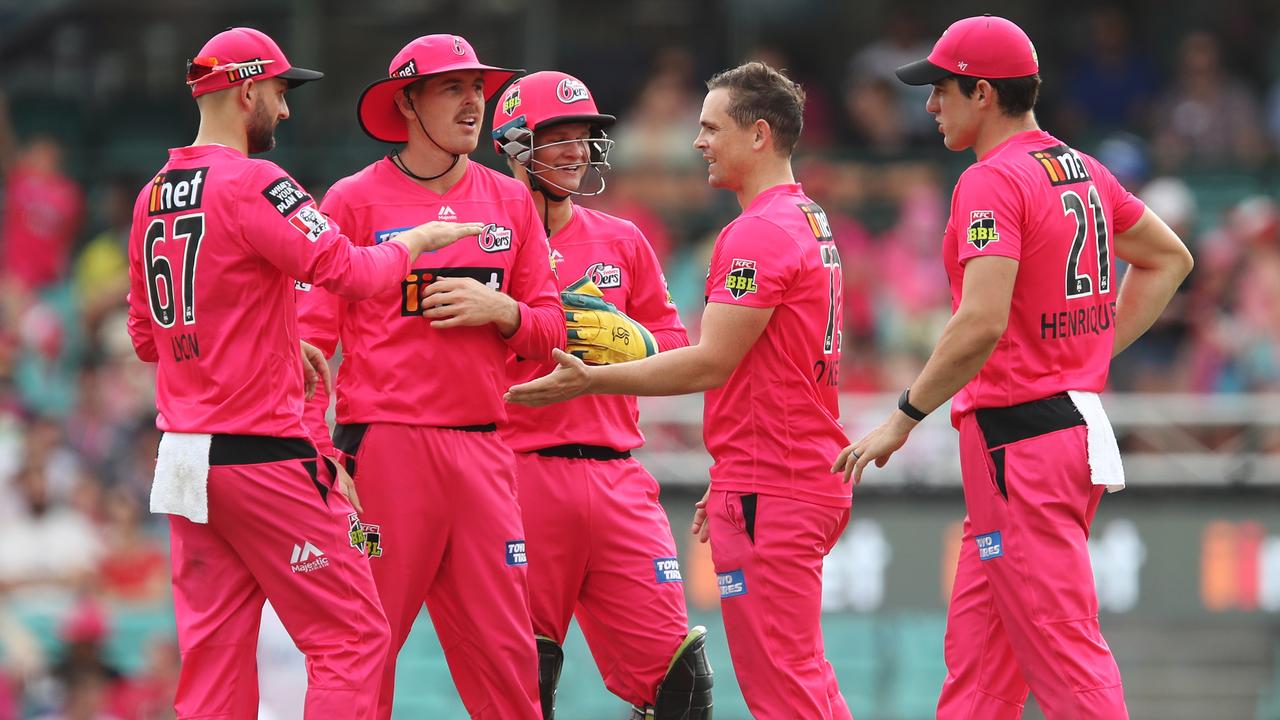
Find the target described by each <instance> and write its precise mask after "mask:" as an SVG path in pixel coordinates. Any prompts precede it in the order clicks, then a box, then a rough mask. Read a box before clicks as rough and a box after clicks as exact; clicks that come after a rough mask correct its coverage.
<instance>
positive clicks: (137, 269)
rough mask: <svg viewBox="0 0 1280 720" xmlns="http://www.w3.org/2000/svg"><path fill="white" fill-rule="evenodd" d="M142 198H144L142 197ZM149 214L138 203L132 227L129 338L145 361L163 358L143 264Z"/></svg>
mask: <svg viewBox="0 0 1280 720" xmlns="http://www.w3.org/2000/svg"><path fill="white" fill-rule="evenodd" d="M139 202H141V201H139ZM145 222H146V216H145V215H144V214H143V213H142V212H141V211H140V210H139V206H138V205H137V204H135V206H134V210H133V226H132V228H131V229H130V230H129V321H128V326H129V339H130V340H131V341H133V351H134V352H135V353H137V355H138V359H139V360H141V361H143V362H159V361H160V353H159V351H157V350H156V340H155V335H154V334H153V333H152V331H151V307H150V302H151V301H150V300H149V298H148V296H147V269H146V268H145V267H143V255H144V251H143V247H142V244H143V242H144V240H145V238H146V232H147V225H145V224H144V223H145Z"/></svg>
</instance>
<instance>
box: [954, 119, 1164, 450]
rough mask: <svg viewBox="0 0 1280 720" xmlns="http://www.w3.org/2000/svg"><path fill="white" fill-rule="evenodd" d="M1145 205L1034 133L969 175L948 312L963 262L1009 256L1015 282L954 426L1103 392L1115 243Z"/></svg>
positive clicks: (1096, 166) (1115, 284)
mask: <svg viewBox="0 0 1280 720" xmlns="http://www.w3.org/2000/svg"><path fill="white" fill-rule="evenodd" d="M1144 209H1145V206H1144V205H1143V204H1142V202H1141V201H1140V200H1138V199H1137V198H1135V197H1134V196H1133V195H1132V194H1131V193H1130V192H1129V191H1127V190H1125V189H1124V188H1123V187H1122V186H1121V185H1120V183H1119V181H1117V180H1116V179H1115V177H1114V176H1112V174H1111V173H1110V172H1109V171H1108V170H1107V169H1106V168H1105V167H1103V166H1102V164H1101V163H1099V162H1098V161H1097V160H1094V159H1093V158H1092V157H1089V156H1088V155H1085V154H1084V153H1082V152H1079V151H1077V150H1073V149H1072V148H1070V147H1068V146H1067V145H1065V144H1064V143H1063V142H1062V141H1061V140H1058V139H1057V138H1055V137H1053V136H1052V135H1050V134H1048V133H1046V132H1044V131H1042V130H1029V131H1027V132H1023V133H1019V134H1017V135H1014V136H1013V137H1011V138H1009V139H1008V140H1006V141H1005V142H1004V143H1002V144H1000V145H998V146H996V147H995V148H994V149H993V150H991V151H990V152H988V153H987V154H986V155H984V156H983V157H982V159H980V160H979V161H978V162H976V163H974V164H973V165H972V166H970V167H969V169H967V170H965V172H964V174H962V175H961V176H960V180H959V181H958V182H957V183H956V189H955V192H954V194H953V195H952V197H951V219H950V220H949V221H948V223H947V229H946V234H945V236H944V238H943V249H942V256H943V260H944V262H945V264H946V269H947V277H948V279H949V280H950V282H951V298H952V301H951V305H952V310H953V311H954V309H955V308H958V307H959V306H960V296H961V291H962V290H963V287H964V265H965V263H966V262H968V261H969V260H970V259H972V258H975V257H981V256H983V255H1000V256H1004V257H1009V258H1013V259H1014V260H1017V261H1018V276H1017V280H1016V281H1015V283H1014V288H1013V300H1012V304H1011V306H1010V308H1009V325H1008V328H1007V329H1006V330H1005V333H1004V336H1003V337H1002V338H1000V342H999V343H998V344H997V345H996V349H995V351H994V352H993V353H992V354H991V357H990V358H989V359H988V360H987V362H986V364H985V365H983V366H982V370H980V371H979V372H978V375H977V377H975V378H974V379H973V380H971V381H970V382H969V384H968V385H965V387H964V388H963V389H962V390H961V391H960V392H959V393H957V394H956V396H955V398H954V399H953V400H952V403H951V415H952V423H958V419H959V417H960V416H961V415H963V414H964V413H966V412H969V411H971V410H974V409H977V408H984V407H1006V406H1009V405H1017V404H1019V403H1024V402H1030V401H1032V400H1038V399H1040V398H1045V397H1049V396H1050V395H1055V394H1057V393H1060V392H1064V391H1067V390H1086V391H1090V392H1100V391H1101V390H1102V389H1103V387H1104V386H1105V385H1106V382H1107V371H1108V369H1109V368H1110V366H1111V351H1112V347H1113V345H1114V341H1115V312H1116V297H1117V295H1118V294H1119V285H1120V283H1119V278H1117V277H1116V275H1115V235H1116V233H1122V232H1124V231H1126V230H1128V229H1129V228H1131V227H1133V225H1134V223H1136V222H1137V221H1138V219H1139V218H1140V217H1142V213H1143V211H1144ZM957 427H958V425H957Z"/></svg>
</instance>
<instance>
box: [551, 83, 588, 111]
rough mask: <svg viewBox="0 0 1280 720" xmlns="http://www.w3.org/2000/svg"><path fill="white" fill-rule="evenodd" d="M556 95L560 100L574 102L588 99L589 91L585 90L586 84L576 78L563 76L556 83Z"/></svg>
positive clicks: (567, 102)
mask: <svg viewBox="0 0 1280 720" xmlns="http://www.w3.org/2000/svg"><path fill="white" fill-rule="evenodd" d="M556 97H557V98H560V102H562V103H565V104H566V105H567V104H569V103H575V102H578V101H579V100H590V99H591V93H589V92H587V86H586V85H583V84H582V83H581V82H578V81H577V80H573V79H570V78H565V79H563V80H561V81H560V84H559V85H556Z"/></svg>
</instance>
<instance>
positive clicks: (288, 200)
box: [262, 176, 311, 217]
mask: <svg viewBox="0 0 1280 720" xmlns="http://www.w3.org/2000/svg"><path fill="white" fill-rule="evenodd" d="M262 197H264V198H266V199H267V200H268V201H270V202H271V204H272V205H274V206H275V208H276V212H278V213H280V214H281V215H283V216H285V217H289V216H290V215H292V214H293V211H294V210H295V209H297V207H298V206H299V205H301V204H302V203H304V202H307V201H308V200H310V199H311V196H310V195H308V194H307V193H306V191H304V190H303V189H302V188H300V187H298V186H297V185H296V184H294V182H293V180H291V179H289V177H288V176H286V177H282V178H278V179H276V180H273V181H272V182H271V184H270V185H268V186H266V187H265V188H263V190H262Z"/></svg>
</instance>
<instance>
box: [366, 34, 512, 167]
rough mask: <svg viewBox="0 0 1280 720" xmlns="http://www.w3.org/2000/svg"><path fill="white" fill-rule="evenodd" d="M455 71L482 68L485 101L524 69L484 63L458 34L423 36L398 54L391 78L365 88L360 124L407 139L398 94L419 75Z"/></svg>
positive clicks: (372, 133)
mask: <svg viewBox="0 0 1280 720" xmlns="http://www.w3.org/2000/svg"><path fill="white" fill-rule="evenodd" d="M455 70H481V71H483V72H484V99H485V100H489V99H490V98H492V97H493V96H494V95H497V94H498V91H499V90H501V89H502V86H504V85H506V84H507V81H509V80H511V78H513V77H515V76H516V75H518V74H520V73H522V72H524V71H523V70H509V69H507V68H500V67H493V66H492V65H484V64H482V63H481V62H480V61H479V60H478V59H477V58H476V51H475V50H474V49H472V47H471V43H469V42H467V41H466V39H465V38H462V37H460V36H458V35H424V36H422V37H420V38H418V39H416V40H413V41H412V42H410V43H409V44H408V45H405V46H404V48H402V49H401V50H400V52H398V53H396V56H395V57H394V58H392V60H391V66H390V68H389V69H388V70H387V75H388V77H386V78H384V79H382V80H376V81H374V82H373V84H371V85H369V87H367V88H365V90H364V94H362V95H361V96H360V102H359V103H358V104H357V105H356V114H357V116H358V117H359V118H360V127H362V128H364V131H365V133H367V134H368V135H369V137H371V138H373V139H374V140H381V141H382V142H393V143H398V142H406V141H407V140H408V139H409V131H408V128H406V127H405V124H404V117H402V116H401V115H400V110H399V109H397V108H396V102H395V94H396V93H397V92H399V91H400V90H402V89H403V88H405V87H407V86H409V85H411V84H413V83H414V82H416V81H417V80H418V78H422V77H426V76H428V75H439V74H440V73H447V72H453V71H455Z"/></svg>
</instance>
